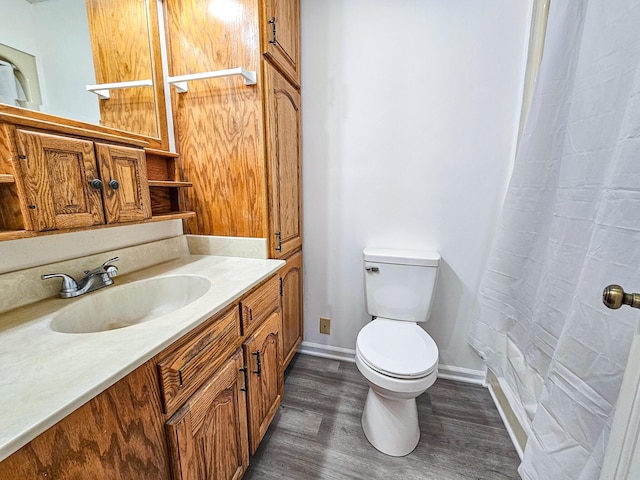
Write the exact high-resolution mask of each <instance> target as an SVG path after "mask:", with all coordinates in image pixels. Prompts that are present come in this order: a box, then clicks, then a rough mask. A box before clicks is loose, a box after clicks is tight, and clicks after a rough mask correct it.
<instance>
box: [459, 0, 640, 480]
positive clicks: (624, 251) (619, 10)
mask: <svg viewBox="0 0 640 480" xmlns="http://www.w3.org/2000/svg"><path fill="white" fill-rule="evenodd" d="M639 26H640V1H639V0H633V1H631V0H573V1H565V0H553V1H552V2H551V7H550V12H549V20H548V26H547V35H546V40H545V47H544V48H545V50H544V55H543V59H542V64H541V66H540V72H539V74H538V79H537V82H536V87H535V91H534V96H533V101H532V105H531V110H530V113H529V116H528V119H527V123H526V126H525V129H524V132H523V136H522V138H521V141H520V144H519V145H518V154H517V156H516V160H515V164H514V170H513V174H512V178H511V182H510V185H509V188H508V191H507V196H506V199H505V204H504V207H503V212H502V218H501V222H500V225H499V227H498V230H497V234H496V239H495V242H494V247H493V251H492V253H491V256H490V258H489V261H488V264H487V270H486V272H485V274H484V277H483V280H482V282H481V289H480V294H479V307H478V310H477V314H476V316H475V318H474V321H473V324H472V329H471V334H470V343H471V345H472V346H473V347H474V348H475V349H476V350H477V351H478V353H480V355H481V356H482V357H483V358H484V359H485V361H486V363H487V365H488V366H489V368H490V369H491V370H492V371H493V372H494V373H495V375H496V377H497V378H498V381H499V382H500V385H501V387H502V389H503V391H504V392H505V395H506V396H507V398H508V399H509V402H510V404H511V406H512V407H513V409H514V411H515V413H516V415H517V416H518V417H519V420H520V422H521V423H522V425H523V427H524V428H525V430H526V431H527V433H528V440H527V444H526V448H525V450H524V457H523V461H522V464H521V466H520V469H519V473H520V475H521V476H522V477H523V478H524V479H531V480H533V479H536V480H564V479H585V480H586V479H597V478H598V477H599V472H600V467H601V464H602V460H603V457H604V451H605V448H606V444H607V440H608V434H609V429H610V424H611V420H612V417H613V410H614V406H615V402H616V399H617V396H618V392H619V389H620V385H621V382H622V376H623V373H624V368H625V365H626V360H627V356H628V352H629V347H630V345H631V340H632V335H633V332H634V328H635V327H636V323H637V320H638V319H640V311H638V310H635V309H630V308H628V307H625V308H623V309H620V310H617V311H613V310H608V309H607V308H606V307H604V305H602V302H601V293H602V289H603V288H604V287H605V286H606V285H608V284H610V283H618V284H620V285H622V286H623V287H624V288H625V289H626V290H627V291H639V290H640V68H639V67H640V29H639Z"/></svg>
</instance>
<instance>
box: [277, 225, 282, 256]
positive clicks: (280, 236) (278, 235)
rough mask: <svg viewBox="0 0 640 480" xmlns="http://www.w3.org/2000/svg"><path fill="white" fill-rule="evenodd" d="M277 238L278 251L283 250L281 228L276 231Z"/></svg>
mask: <svg viewBox="0 0 640 480" xmlns="http://www.w3.org/2000/svg"><path fill="white" fill-rule="evenodd" d="M276 238H277V240H278V245H277V246H276V252H281V251H282V232H281V231H280V230H278V231H277V232H276Z"/></svg>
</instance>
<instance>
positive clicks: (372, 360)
mask: <svg viewBox="0 0 640 480" xmlns="http://www.w3.org/2000/svg"><path fill="white" fill-rule="evenodd" d="M356 366H357V367H358V370H359V371H360V373H362V375H363V376H364V378H365V379H366V380H367V383H368V384H369V393H368V394H367V400H366V402H365V406H364V410H363V412H362V428H363V430H364V433H365V436H366V437H367V439H368V440H369V442H370V443H371V444H372V445H373V446H374V447H375V448H376V449H378V450H380V451H381V452H383V453H385V454H387V455H391V456H394V457H401V456H404V455H408V454H409V453H411V452H412V451H413V450H414V449H415V447H416V445H417V444H418V441H419V440H420V428H419V424H418V409H417V405H416V397H418V396H420V395H422V394H423V393H424V392H425V391H426V390H427V389H428V388H429V387H430V386H431V385H433V383H434V382H435V381H436V378H437V376H438V347H437V346H436V344H435V342H434V341H433V339H432V338H431V337H430V336H429V335H428V334H427V333H426V332H425V331H424V330H423V329H422V328H420V327H419V326H418V325H417V324H415V323H406V322H395V321H392V320H387V319H376V320H374V321H372V322H370V323H369V324H367V325H366V326H365V327H364V328H363V329H362V330H361V331H360V333H359V334H358V339H357V341H356Z"/></svg>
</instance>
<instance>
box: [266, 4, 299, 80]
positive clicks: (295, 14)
mask: <svg viewBox="0 0 640 480" xmlns="http://www.w3.org/2000/svg"><path fill="white" fill-rule="evenodd" d="M263 8H264V10H263V18H262V51H263V53H264V56H265V57H266V58H268V59H269V61H271V62H272V63H273V64H274V65H276V66H277V67H278V69H279V70H280V71H281V72H282V73H284V74H285V75H286V77H287V78H288V79H289V81H290V82H291V83H293V85H295V86H296V87H297V88H300V35H299V34H300V1H299V0H265V1H264V7H263ZM274 19H275V35H274V25H273V20H274Z"/></svg>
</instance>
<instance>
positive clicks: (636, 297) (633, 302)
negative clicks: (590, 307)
mask: <svg viewBox="0 0 640 480" xmlns="http://www.w3.org/2000/svg"><path fill="white" fill-rule="evenodd" d="M602 303H604V304H605V305H606V306H607V307H609V308H613V309H614V310H615V309H618V308H620V307H621V306H622V305H629V306H630V307H633V308H640V294H639V293H626V292H625V291H624V290H623V289H622V287H621V286H620V285H609V286H608V287H606V288H605V289H604V291H603V292H602Z"/></svg>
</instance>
